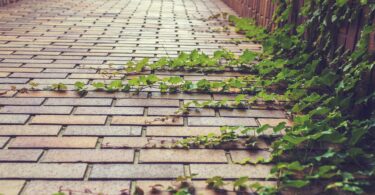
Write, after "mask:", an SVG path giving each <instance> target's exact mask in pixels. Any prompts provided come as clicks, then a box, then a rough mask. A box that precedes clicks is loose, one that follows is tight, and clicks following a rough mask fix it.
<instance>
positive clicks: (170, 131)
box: [146, 126, 221, 137]
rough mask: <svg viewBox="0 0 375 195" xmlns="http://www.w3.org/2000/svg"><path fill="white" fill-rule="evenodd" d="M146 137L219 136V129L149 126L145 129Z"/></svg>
mask: <svg viewBox="0 0 375 195" xmlns="http://www.w3.org/2000/svg"><path fill="white" fill-rule="evenodd" d="M146 133H147V136H158V137H190V136H200V135H208V134H215V135H220V134H221V132H220V128H219V127H171V126H168V127H163V126H150V127H147V131H146Z"/></svg>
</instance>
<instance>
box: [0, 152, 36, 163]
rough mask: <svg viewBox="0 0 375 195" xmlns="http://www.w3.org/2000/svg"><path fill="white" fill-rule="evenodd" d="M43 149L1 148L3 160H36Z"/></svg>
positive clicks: (1, 158)
mask: <svg viewBox="0 0 375 195" xmlns="http://www.w3.org/2000/svg"><path fill="white" fill-rule="evenodd" d="M42 152H43V150H0V161H1V162H12V161H16V162H36V161H37V160H38V159H39V157H40V156H41V154H42Z"/></svg>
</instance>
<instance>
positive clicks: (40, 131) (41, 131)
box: [0, 125, 61, 136]
mask: <svg viewBox="0 0 375 195" xmlns="http://www.w3.org/2000/svg"><path fill="white" fill-rule="evenodd" d="M60 129H61V126H59V125H28V126H24V125H0V135H8V136H15V135H57V134H58V133H59V131H60Z"/></svg>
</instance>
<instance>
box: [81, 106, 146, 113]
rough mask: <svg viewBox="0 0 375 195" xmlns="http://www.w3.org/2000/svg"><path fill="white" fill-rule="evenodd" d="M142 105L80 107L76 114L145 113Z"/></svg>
mask: <svg viewBox="0 0 375 195" xmlns="http://www.w3.org/2000/svg"><path fill="white" fill-rule="evenodd" d="M143 110H144V109H143V108H142V107H124V108H122V107H78V108H77V109H76V111H75V114H88V115H143Z"/></svg>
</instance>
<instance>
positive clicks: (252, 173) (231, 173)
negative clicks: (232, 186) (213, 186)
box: [190, 164, 272, 179]
mask: <svg viewBox="0 0 375 195" xmlns="http://www.w3.org/2000/svg"><path fill="white" fill-rule="evenodd" d="M271 168H272V166H271V165H235V164H226V165H220V164H191V165H190V170H191V173H192V174H198V175H197V176H195V178H196V179H205V178H211V177H215V176H221V177H223V178H225V179H236V178H239V177H243V176H248V177H249V178H253V179H255V178H256V179H264V178H267V177H269V174H270V171H271Z"/></svg>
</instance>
